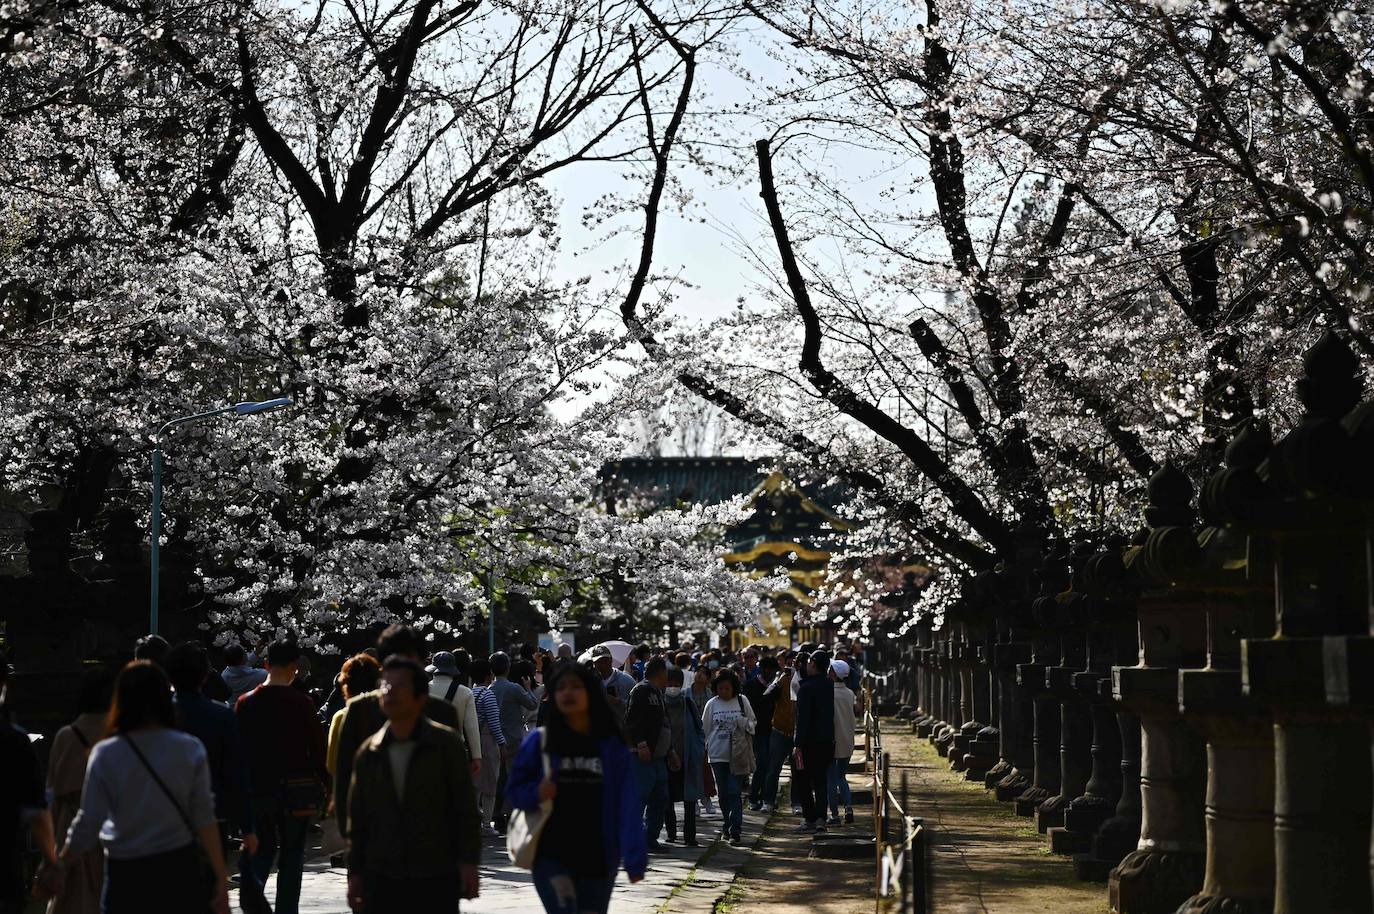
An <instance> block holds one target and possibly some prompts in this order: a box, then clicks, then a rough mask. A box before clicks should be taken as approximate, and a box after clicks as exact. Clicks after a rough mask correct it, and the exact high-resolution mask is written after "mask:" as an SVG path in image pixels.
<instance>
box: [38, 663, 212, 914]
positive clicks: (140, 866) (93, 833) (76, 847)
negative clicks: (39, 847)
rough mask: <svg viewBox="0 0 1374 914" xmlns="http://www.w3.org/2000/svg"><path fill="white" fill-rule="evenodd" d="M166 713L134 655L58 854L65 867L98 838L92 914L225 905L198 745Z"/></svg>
mask: <svg viewBox="0 0 1374 914" xmlns="http://www.w3.org/2000/svg"><path fill="white" fill-rule="evenodd" d="M175 715H176V712H175V710H174V709H173V707H172V686H171V683H170V682H169V681H168V679H167V674H166V673H164V672H163V671H162V668H161V667H159V666H158V665H157V664H155V663H153V662H151V661H148V660H135V661H133V662H131V663H130V664H129V665H127V666H126V667H124V669H123V670H121V671H120V673H119V677H118V678H117V679H116V680H115V690H114V703H113V704H112V706H111V708H110V717H109V722H108V727H107V729H108V732H109V733H111V734H112V735H111V736H109V737H108V738H106V739H103V740H101V741H100V742H98V743H96V744H95V746H94V748H92V749H91V757H90V761H89V762H88V763H87V766H86V780H85V784H84V786H83V787H82V789H81V808H80V809H79V810H78V811H77V813H76V816H75V817H74V818H73V819H72V824H71V827H70V829H68V831H67V844H66V847H64V848H63V849H62V856H61V864H62V868H63V869H66V868H67V867H70V866H72V865H73V864H74V863H75V862H76V861H77V860H78V859H80V858H81V856H82V855H83V854H85V853H86V852H87V851H89V850H91V849H92V848H94V847H96V846H97V842H98V843H99V844H102V845H104V848H105V884H104V889H103V896H102V901H101V911H102V914H188V912H197V911H204V910H206V909H207V908H209V909H210V910H211V911H214V912H216V914H228V912H229V892H228V885H227V883H226V880H225V873H224V854H223V852H222V851H221V849H220V836H219V822H218V821H217V820H216V818H215V801H214V797H213V796H212V795H211V793H210V766H209V762H208V761H207V758H206V754H205V747H204V746H203V745H201V742H200V740H198V739H196V738H195V737H194V736H191V735H190V734H189V733H182V732H181V731H180V730H178V729H176V726H175V724H176V720H175ZM197 845H199V847H197ZM207 866H208V871H207V869H206V867H207Z"/></svg>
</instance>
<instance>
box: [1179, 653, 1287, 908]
mask: <svg viewBox="0 0 1374 914" xmlns="http://www.w3.org/2000/svg"><path fill="white" fill-rule="evenodd" d="M1179 680H1180V681H1179V697H1180V702H1181V705H1182V707H1183V711H1184V716H1185V719H1187V720H1188V721H1190V722H1191V723H1193V725H1194V726H1196V727H1197V728H1198V729H1199V730H1201V731H1202V733H1203V734H1204V735H1205V736H1206V738H1207V870H1206V874H1205V876H1204V878H1203V883H1202V891H1201V892H1199V893H1198V894H1197V895H1194V896H1193V897H1192V898H1190V899H1188V901H1186V902H1185V903H1184V904H1183V905H1182V906H1181V907H1180V908H1179V909H1178V914H1222V912H1226V914H1231V912H1235V914H1269V912H1271V911H1273V910H1274V727H1273V724H1272V723H1271V722H1270V720H1269V718H1268V716H1267V715H1262V714H1261V713H1260V711H1259V709H1258V708H1256V707H1255V706H1254V705H1253V703H1251V702H1249V701H1247V700H1246V699H1245V698H1244V697H1243V696H1242V695H1241V688H1240V673H1239V671H1231V670H1185V671H1183V672H1182V673H1181V674H1180V675H1179Z"/></svg>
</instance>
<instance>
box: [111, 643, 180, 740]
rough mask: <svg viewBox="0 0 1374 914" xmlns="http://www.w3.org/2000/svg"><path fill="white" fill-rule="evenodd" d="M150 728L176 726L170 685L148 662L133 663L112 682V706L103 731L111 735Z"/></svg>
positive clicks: (164, 675) (155, 665)
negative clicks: (152, 726) (151, 726)
mask: <svg viewBox="0 0 1374 914" xmlns="http://www.w3.org/2000/svg"><path fill="white" fill-rule="evenodd" d="M149 725H161V726H164V727H175V726H176V712H175V711H174V710H173V708H172V683H171V682H170V681H169V680H168V679H167V674H166V673H164V672H163V671H162V667H160V666H158V665H157V664H156V663H153V662H152V661H151V660H133V661H130V662H129V663H128V664H126V665H125V667H124V669H122V670H120V671H119V678H118V679H116V680H115V691H114V704H112V705H110V716H109V719H108V720H107V721H106V725H105V729H106V730H107V731H108V732H109V733H110V734H111V735H114V734H116V733H128V732H129V731H130V730H137V729H139V728H140V727H147V726H149Z"/></svg>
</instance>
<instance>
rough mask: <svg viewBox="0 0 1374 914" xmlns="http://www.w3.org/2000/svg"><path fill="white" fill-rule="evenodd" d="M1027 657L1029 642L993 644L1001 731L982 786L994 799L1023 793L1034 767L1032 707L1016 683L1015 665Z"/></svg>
mask: <svg viewBox="0 0 1374 914" xmlns="http://www.w3.org/2000/svg"><path fill="white" fill-rule="evenodd" d="M1029 660H1030V644H1028V643H1025V642H1013V643H1007V644H996V645H993V654H992V661H993V662H992V665H993V669H994V671H995V675H996V677H997V700H998V704H999V707H1000V709H1001V712H1000V713H999V714H998V724H999V725H1000V726H999V730H1000V740H1001V742H1000V746H999V755H1000V757H1001V761H1000V762H999V763H998V765H997V767H995V768H993V769H992V770H991V771H989V772H988V773H987V777H986V778H985V779H984V782H983V784H984V786H985V787H988V788H989V789H991V790H994V791H995V792H996V795H997V799H998V800H1001V801H1007V800H1011V799H1014V798H1015V797H1016V796H1017V795H1018V794H1021V793H1024V792H1025V790H1026V788H1027V787H1029V786H1030V784H1031V781H1030V775H1031V773H1032V772H1033V771H1034V770H1035V749H1034V730H1033V722H1034V716H1035V706H1034V705H1033V704H1032V703H1031V702H1030V701H1028V700H1027V699H1026V698H1025V694H1024V691H1023V690H1022V688H1021V686H1020V685H1018V684H1017V682H1016V666H1017V664H1019V663H1024V662H1027V661H1029Z"/></svg>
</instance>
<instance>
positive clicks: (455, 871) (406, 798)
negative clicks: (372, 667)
mask: <svg viewBox="0 0 1374 914" xmlns="http://www.w3.org/2000/svg"><path fill="white" fill-rule="evenodd" d="M428 697H429V687H428V682H427V681H426V678H425V672H424V670H423V669H422V668H421V667H420V665H419V664H418V663H416V662H415V661H413V660H409V659H403V658H399V657H393V658H391V659H390V660H388V661H387V663H386V666H385V667H384V669H383V673H382V688H381V707H382V710H383V711H384V712H385V713H386V717H387V723H386V726H384V727H383V728H382V729H380V730H378V731H377V732H376V733H375V734H373V735H372V736H371V737H369V738H368V739H367V740H365V741H364V742H363V744H362V746H361V747H360V748H359V749H358V754H357V755H356V756H355V757H354V760H353V779H352V784H351V785H350V790H349V795H348V805H349V809H348V824H349V834H348V837H349V851H348V903H349V906H350V907H352V908H353V909H354V910H355V911H358V910H361V911H363V912H365V914H390V912H397V914H400V912H410V911H424V912H426V914H456V912H457V910H458V903H459V899H460V898H476V897H477V861H478V857H479V856H480V854H481V839H480V837H479V835H478V818H479V816H478V813H477V802H476V800H475V798H474V795H473V786H472V774H471V771H470V769H469V767H468V755H467V750H466V748H465V747H464V745H463V738H462V737H461V736H460V735H459V734H458V733H457V732H456V731H454V730H452V729H450V728H449V727H445V726H444V725H443V724H436V723H434V722H432V721H430V720H429V719H428V718H426V717H425V716H424V708H425V700H426V699H427V698H428Z"/></svg>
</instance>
